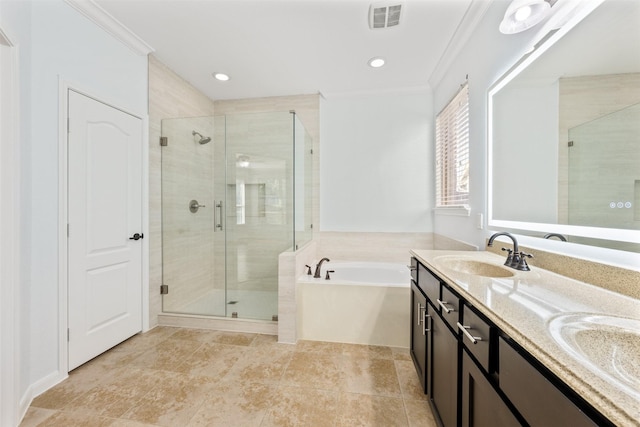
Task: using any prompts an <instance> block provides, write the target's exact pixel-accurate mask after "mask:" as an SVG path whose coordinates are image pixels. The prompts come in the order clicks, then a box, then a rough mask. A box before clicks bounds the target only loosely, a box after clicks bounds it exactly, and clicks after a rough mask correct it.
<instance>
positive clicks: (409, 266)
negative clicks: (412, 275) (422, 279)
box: [407, 265, 418, 271]
mask: <svg viewBox="0 0 640 427" xmlns="http://www.w3.org/2000/svg"><path fill="white" fill-rule="evenodd" d="M407 268H408V269H409V270H411V271H416V270H417V269H418V268H417V267H414V266H412V265H407Z"/></svg>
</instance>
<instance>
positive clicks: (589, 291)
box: [411, 250, 640, 426]
mask: <svg viewBox="0 0 640 427" xmlns="http://www.w3.org/2000/svg"><path fill="white" fill-rule="evenodd" d="M411 254H412V255H414V256H415V257H416V258H417V259H418V260H419V261H420V262H422V263H423V264H424V265H426V266H427V267H428V268H429V269H430V270H432V271H433V272H434V273H435V274H437V275H438V276H439V277H440V278H441V279H442V280H443V281H445V282H446V283H447V284H449V285H450V286H451V287H452V288H453V289H455V290H456V291H458V293H459V294H460V295H461V296H462V297H463V298H465V299H466V300H467V301H469V303H470V304H472V305H474V306H475V307H476V308H478V309H479V310H480V311H482V312H483V313H484V314H485V315H486V317H487V318H489V319H490V320H491V321H492V322H494V323H495V324H496V325H497V326H498V327H499V328H500V329H502V330H503V331H504V332H505V333H506V334H507V335H509V336H510V337H511V338H513V339H514V340H515V341H516V342H517V343H518V344H520V345H521V346H522V347H523V348H524V349H525V350H527V351H528V352H529V353H531V354H532V355H533V356H534V357H536V358H537V359H538V360H539V361H540V362H542V363H543V364H544V365H545V366H547V368H549V370H551V371H552V372H553V373H554V374H556V375H557V376H558V377H559V378H560V379H562V380H563V381H564V382H565V383H567V384H568V385H569V386H571V387H572V388H573V389H574V390H575V391H576V392H578V393H579V394H580V395H581V396H582V397H583V398H584V399H585V400H586V401H588V402H589V403H591V405H592V406H593V407H594V408H596V409H597V410H598V411H600V412H601V413H602V414H603V415H604V416H606V417H607V418H609V419H610V420H611V421H612V422H614V423H615V424H617V425H620V426H638V425H639V423H640V421H639V420H640V380H639V379H640V300H637V299H634V298H630V297H627V296H624V295H621V294H617V293H615V292H611V291H608V290H606V289H603V288H599V287H597V286H593V285H590V284H588V283H584V282H580V281H577V280H574V279H570V278H567V277H565V276H561V275H559V274H556V273H552V272H549V271H546V270H543V269H540V268H537V267H535V266H531V271H517V270H514V269H511V268H508V267H504V268H505V269H506V271H507V274H508V273H509V272H510V273H513V276H512V277H484V276H479V275H475V274H468V273H464V272H461V271H460V270H459V269H454V268H452V263H451V262H452V261H453V262H458V261H459V260H463V261H471V262H481V263H484V264H491V265H493V266H496V267H503V266H502V264H503V263H504V260H505V257H502V256H499V255H496V254H493V253H490V252H468V251H438V250H412V251H411ZM567 342H572V343H573V345H567V344H566V343H567ZM563 343H564V344H563Z"/></svg>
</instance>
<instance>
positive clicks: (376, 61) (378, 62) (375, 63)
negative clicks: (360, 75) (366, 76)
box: [368, 57, 384, 68]
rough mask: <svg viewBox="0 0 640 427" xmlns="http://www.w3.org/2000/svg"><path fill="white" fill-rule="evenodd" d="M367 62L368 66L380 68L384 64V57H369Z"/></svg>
mask: <svg viewBox="0 0 640 427" xmlns="http://www.w3.org/2000/svg"><path fill="white" fill-rule="evenodd" d="M368 64H369V66H370V67H373V68H380V67H382V66H383V65H384V59H383V58H380V57H375V58H371V59H370V60H369V62H368Z"/></svg>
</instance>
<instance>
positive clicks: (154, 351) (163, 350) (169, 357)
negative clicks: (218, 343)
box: [131, 338, 203, 371]
mask: <svg viewBox="0 0 640 427" xmlns="http://www.w3.org/2000/svg"><path fill="white" fill-rule="evenodd" d="M202 345H203V344H201V343H200V342H197V341H190V340H179V339H172V338H169V339H166V340H164V341H162V342H161V343H159V344H157V345H155V346H153V347H152V348H150V349H148V350H147V351H145V352H144V353H142V354H141V355H140V356H138V357H137V358H135V359H134V360H133V361H132V362H131V365H132V366H137V367H140V368H147V369H163V370H166V371H173V370H175V369H176V368H177V367H178V366H179V365H180V364H181V363H182V362H183V361H184V360H185V359H187V358H188V357H190V356H191V355H193V354H194V353H195V352H196V351H197V350H198V348H200V347H201V346H202Z"/></svg>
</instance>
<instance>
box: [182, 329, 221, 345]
mask: <svg viewBox="0 0 640 427" xmlns="http://www.w3.org/2000/svg"><path fill="white" fill-rule="evenodd" d="M216 335H218V331H212V330H208V329H180V330H179V331H177V332H176V333H174V334H172V335H171V338H172V339H176V340H189V341H199V342H203V343H206V342H214V341H213V340H214V337H215V336H216Z"/></svg>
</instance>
